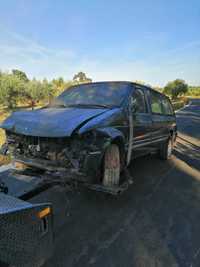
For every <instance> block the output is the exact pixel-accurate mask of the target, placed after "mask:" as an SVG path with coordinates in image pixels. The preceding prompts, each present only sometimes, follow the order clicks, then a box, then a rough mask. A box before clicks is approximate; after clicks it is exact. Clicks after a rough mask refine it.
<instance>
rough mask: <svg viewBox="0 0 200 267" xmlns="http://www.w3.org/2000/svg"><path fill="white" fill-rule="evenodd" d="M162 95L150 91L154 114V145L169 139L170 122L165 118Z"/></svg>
mask: <svg viewBox="0 0 200 267" xmlns="http://www.w3.org/2000/svg"><path fill="white" fill-rule="evenodd" d="M162 101H163V99H162V95H161V94H160V93H158V92H156V91H153V90H150V105H151V113H152V144H157V143H160V142H163V141H165V140H166V139H167V138H168V137H169V132H168V127H167V125H168V120H167V119H166V118H167V117H166V116H165V112H164V109H163V103H162Z"/></svg>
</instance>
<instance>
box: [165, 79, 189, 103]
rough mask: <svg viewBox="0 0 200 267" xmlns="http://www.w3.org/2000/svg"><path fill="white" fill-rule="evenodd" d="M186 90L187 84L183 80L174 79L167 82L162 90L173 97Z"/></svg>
mask: <svg viewBox="0 0 200 267" xmlns="http://www.w3.org/2000/svg"><path fill="white" fill-rule="evenodd" d="M187 91H188V85H187V84H186V82H185V81H184V80H181V79H176V80H175V81H172V82H169V83H168V84H167V85H166V86H165V87H164V90H163V92H164V93H165V94H167V95H171V96H172V98H173V99H176V98H177V97H178V96H180V95H184V94H185V93H187Z"/></svg>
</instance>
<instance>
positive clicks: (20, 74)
mask: <svg viewBox="0 0 200 267" xmlns="http://www.w3.org/2000/svg"><path fill="white" fill-rule="evenodd" d="M12 74H13V75H15V76H16V77H18V78H19V79H20V80H22V81H23V82H28V81H29V79H28V78H27V76H26V73H25V72H23V71H21V70H17V69H14V70H12Z"/></svg>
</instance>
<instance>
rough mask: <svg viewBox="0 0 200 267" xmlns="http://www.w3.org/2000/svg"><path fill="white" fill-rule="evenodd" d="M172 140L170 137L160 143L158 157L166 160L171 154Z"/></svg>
mask: <svg viewBox="0 0 200 267" xmlns="http://www.w3.org/2000/svg"><path fill="white" fill-rule="evenodd" d="M173 147H174V142H173V140H172V138H169V139H168V140H167V141H166V142H165V143H163V144H162V146H161V148H160V150H159V157H160V159H162V160H168V159H170V158H171V156H172V151H173Z"/></svg>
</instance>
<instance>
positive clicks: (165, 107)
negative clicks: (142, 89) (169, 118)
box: [162, 97, 174, 115]
mask: <svg viewBox="0 0 200 267" xmlns="http://www.w3.org/2000/svg"><path fill="white" fill-rule="evenodd" d="M162 105H163V113H164V114H165V115H173V114H174V112H173V108H172V106H171V103H170V101H169V100H168V99H167V98H166V97H162Z"/></svg>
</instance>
